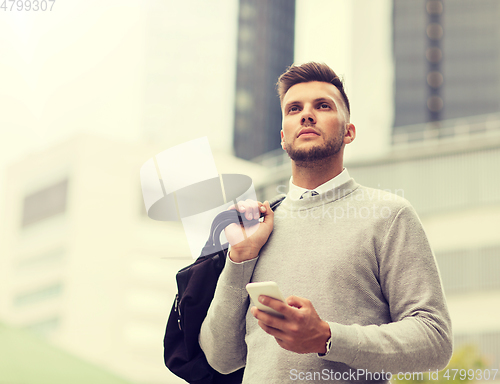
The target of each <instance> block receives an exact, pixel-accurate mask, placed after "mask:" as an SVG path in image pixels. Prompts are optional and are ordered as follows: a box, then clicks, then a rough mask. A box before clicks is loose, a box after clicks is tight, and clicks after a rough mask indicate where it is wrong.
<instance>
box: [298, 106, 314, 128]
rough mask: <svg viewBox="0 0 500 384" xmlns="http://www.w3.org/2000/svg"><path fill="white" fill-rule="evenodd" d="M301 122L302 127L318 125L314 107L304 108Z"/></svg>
mask: <svg viewBox="0 0 500 384" xmlns="http://www.w3.org/2000/svg"><path fill="white" fill-rule="evenodd" d="M300 122H301V124H302V125H304V124H316V115H315V114H314V110H313V108H312V106H304V109H303V110H302V116H301V119H300Z"/></svg>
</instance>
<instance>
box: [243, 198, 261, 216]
mask: <svg viewBox="0 0 500 384" xmlns="http://www.w3.org/2000/svg"><path fill="white" fill-rule="evenodd" d="M245 203H246V204H245V206H246V207H247V212H248V213H249V216H250V218H248V217H247V220H258V219H259V218H260V212H259V202H258V201H256V200H251V199H247V200H246V201H245Z"/></svg>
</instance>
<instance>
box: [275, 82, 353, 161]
mask: <svg viewBox="0 0 500 384" xmlns="http://www.w3.org/2000/svg"><path fill="white" fill-rule="evenodd" d="M281 109H282V113H283V125H282V130H281V146H282V147H283V149H284V150H285V151H286V152H287V153H288V155H289V156H290V158H291V159H292V160H294V161H314V160H321V159H324V158H327V157H331V156H333V155H336V154H337V153H341V152H342V150H343V144H344V142H345V141H346V140H345V137H344V136H345V133H346V127H347V124H348V121H347V118H348V112H347V110H346V107H345V106H344V103H343V100H342V95H341V94H340V92H339V90H338V89H337V88H336V87H335V86H334V85H333V84H330V83H325V82H320V81H311V82H307V83H299V84H295V85H294V86H292V87H290V89H289V90H288V91H287V93H286V94H285V97H284V98H283V103H282V106H281ZM347 141H348V142H350V141H352V140H347Z"/></svg>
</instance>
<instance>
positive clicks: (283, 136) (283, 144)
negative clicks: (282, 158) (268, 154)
mask: <svg viewBox="0 0 500 384" xmlns="http://www.w3.org/2000/svg"><path fill="white" fill-rule="evenodd" d="M280 134H281V148H283V150H284V151H286V148H285V134H284V133H283V130H281V131H280Z"/></svg>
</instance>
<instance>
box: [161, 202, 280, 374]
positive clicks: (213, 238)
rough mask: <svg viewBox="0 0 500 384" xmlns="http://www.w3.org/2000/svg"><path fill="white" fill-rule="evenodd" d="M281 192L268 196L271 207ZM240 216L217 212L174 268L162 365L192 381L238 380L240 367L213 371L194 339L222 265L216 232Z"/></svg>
mask: <svg viewBox="0 0 500 384" xmlns="http://www.w3.org/2000/svg"><path fill="white" fill-rule="evenodd" d="M284 198H285V195H278V196H276V197H275V198H274V199H272V200H270V202H269V203H270V206H271V209H272V210H273V211H274V210H275V209H276V207H277V206H278V205H279V204H280V203H281V202H282V200H283V199H284ZM242 220H244V219H243V218H242V217H241V216H240V215H239V213H238V212H237V211H235V210H231V211H224V212H222V213H219V214H218V215H217V216H216V217H215V219H214V221H213V223H212V227H211V230H210V237H209V239H208V241H207V243H206V244H205V247H204V248H203V250H202V253H201V254H202V255H206V256H200V257H199V258H198V259H196V261H195V262H194V263H193V264H191V265H188V266H187V267H185V268H183V269H181V270H180V271H179V272H177V276H176V280H177V294H176V295H175V300H174V304H173V305H172V309H171V311H170V316H169V318H168V322H167V329H166V331H165V338H164V339H163V346H164V354H163V357H164V360H165V365H166V366H167V367H168V369H170V371H172V372H173V373H174V374H175V375H177V376H179V377H180V378H182V379H184V380H186V381H187V382H188V383H193V384H240V383H241V381H242V378H243V371H244V369H245V368H241V369H239V370H238V371H236V372H233V373H230V374H228V375H223V374H220V373H219V372H217V371H215V370H214V369H213V368H212V367H211V366H210V365H209V364H208V362H207V359H206V357H205V354H204V353H203V351H202V350H201V348H200V345H199V343H198V335H199V333H200V328H201V324H202V323H203V320H204V319H205V316H206V315H207V311H208V308H209V306H210V303H211V302H212V298H213V296H214V292H215V287H216V286H217V280H218V279H219V275H220V273H221V272H222V270H223V269H224V265H225V262H226V254H227V248H228V243H225V244H224V245H221V244H220V239H219V237H220V234H221V232H222V231H223V229H224V228H226V227H227V226H228V225H229V224H231V223H238V222H239V223H241V222H242Z"/></svg>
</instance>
